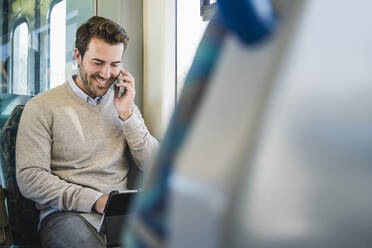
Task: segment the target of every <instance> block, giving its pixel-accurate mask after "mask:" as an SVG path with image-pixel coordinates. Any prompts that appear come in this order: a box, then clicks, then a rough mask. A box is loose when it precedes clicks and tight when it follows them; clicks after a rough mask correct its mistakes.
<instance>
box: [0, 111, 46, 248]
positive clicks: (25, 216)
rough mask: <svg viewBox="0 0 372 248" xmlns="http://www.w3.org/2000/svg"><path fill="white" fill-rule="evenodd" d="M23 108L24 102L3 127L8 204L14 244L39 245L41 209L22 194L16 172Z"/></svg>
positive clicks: (1, 137) (1, 138)
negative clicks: (18, 133)
mask: <svg viewBox="0 0 372 248" xmlns="http://www.w3.org/2000/svg"><path fill="white" fill-rule="evenodd" d="M23 109H24V105H18V106H16V107H15V108H14V110H13V111H12V113H11V114H10V115H9V117H8V119H7V121H6V122H5V124H4V126H3V129H2V130H1V133H0V147H1V153H0V159H1V167H2V168H1V169H2V172H3V174H4V186H5V188H6V190H7V207H8V215H9V225H10V229H11V232H12V236H13V244H14V245H17V247H40V239H39V234H38V233H37V225H38V221H39V211H38V210H37V209H36V207H35V203H34V202H33V201H31V200H28V199H26V198H24V197H23V196H22V195H21V193H20V191H19V188H18V185H17V181H16V175H15V144H16V138H17V131H18V124H19V120H20V118H21V114H22V111H23Z"/></svg>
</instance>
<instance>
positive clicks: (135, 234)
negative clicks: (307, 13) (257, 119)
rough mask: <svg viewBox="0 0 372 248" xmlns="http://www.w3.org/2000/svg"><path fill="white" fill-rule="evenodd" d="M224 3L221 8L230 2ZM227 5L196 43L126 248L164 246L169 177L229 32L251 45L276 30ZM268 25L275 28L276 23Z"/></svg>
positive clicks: (245, 7) (243, 1)
mask: <svg viewBox="0 0 372 248" xmlns="http://www.w3.org/2000/svg"><path fill="white" fill-rule="evenodd" d="M222 2H223V5H224V6H225V4H227V2H228V1H227V0H226V1H222ZM229 2H230V1H229ZM230 4H231V5H235V6H234V7H233V8H230V7H229V8H227V9H226V11H227V12H224V8H219V10H218V12H217V14H216V15H215V17H214V18H212V20H211V21H210V23H209V25H208V27H207V29H206V32H205V34H204V36H203V38H202V40H201V42H200V44H199V47H198V49H197V52H196V55H195V58H194V61H193V64H192V66H191V69H190V71H189V73H188V75H187V78H186V81H185V85H184V89H183V92H182V96H181V98H180V101H179V103H178V105H177V106H176V109H175V112H174V113H173V116H172V119H171V121H170V125H169V127H168V130H167V132H166V135H165V139H164V141H163V143H162V146H161V148H160V152H159V153H158V156H157V158H156V160H155V162H154V165H153V166H154V169H153V170H152V174H151V175H150V177H149V179H148V181H147V182H146V185H145V190H144V192H143V194H142V195H141V197H140V198H139V199H138V200H137V202H136V203H135V206H134V215H133V218H132V220H131V221H130V223H129V228H128V229H126V230H125V231H126V233H125V236H124V244H125V247H163V246H166V244H167V236H168V233H169V232H168V229H167V227H168V216H167V213H168V211H167V207H168V206H167V202H168V184H169V178H170V174H171V173H172V168H173V166H174V162H175V160H176V158H177V156H178V154H179V152H180V151H181V150H182V146H183V144H184V143H185V140H186V139H187V135H188V132H189V130H190V128H191V127H192V124H193V120H194V117H195V115H196V113H197V111H198V109H199V107H200V105H201V103H202V102H203V96H204V93H205V92H206V91H207V89H208V85H209V83H210V80H209V79H210V76H211V75H212V72H213V69H214V67H215V65H216V64H217V62H218V59H219V55H220V52H221V50H222V49H221V48H222V47H223V43H224V40H225V37H226V36H227V34H228V33H229V32H230V31H231V30H232V31H233V32H234V33H235V34H237V35H238V36H239V37H240V39H241V40H242V41H243V42H245V43H246V44H252V45H253V44H256V43H258V42H259V41H261V40H263V39H264V38H265V37H267V35H268V34H270V33H271V32H272V31H273V30H274V28H273V26H270V25H261V22H260V18H257V15H256V12H255V11H254V10H253V9H252V7H253V5H251V4H250V1H247V0H239V1H238V0H236V1H232V2H230ZM236 11H237V12H238V13H237V16H238V18H239V20H240V21H242V23H237V20H231V18H235V16H234V12H236ZM246 15H249V17H247V16H246ZM265 20H266V19H265ZM272 23H273V24H272V25H274V23H275V22H272ZM259 25H261V26H259ZM269 27H270V28H269ZM249 30H250V31H249ZM231 83H233V82H231Z"/></svg>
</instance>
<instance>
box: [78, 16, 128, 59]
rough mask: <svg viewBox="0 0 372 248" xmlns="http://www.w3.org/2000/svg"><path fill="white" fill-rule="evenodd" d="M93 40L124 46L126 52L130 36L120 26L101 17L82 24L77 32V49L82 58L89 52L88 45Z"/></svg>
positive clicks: (94, 17)
mask: <svg viewBox="0 0 372 248" xmlns="http://www.w3.org/2000/svg"><path fill="white" fill-rule="evenodd" d="M92 38H99V39H102V40H103V41H105V42H107V43H109V44H118V43H123V44H124V50H123V52H124V51H125V49H126V48H127V43H128V41H129V36H128V34H127V32H126V31H125V29H124V28H122V27H121V26H120V25H119V24H117V23H115V22H113V21H111V20H109V19H106V18H103V17H100V16H93V17H91V18H89V20H88V21H87V22H86V23H84V24H82V25H81V26H80V27H79V28H78V30H77V31H76V41H75V47H76V48H77V49H78V51H79V53H80V54H81V57H84V54H85V52H86V50H87V47H88V44H89V42H90V40H91V39H92Z"/></svg>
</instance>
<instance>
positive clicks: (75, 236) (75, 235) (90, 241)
mask: <svg viewBox="0 0 372 248" xmlns="http://www.w3.org/2000/svg"><path fill="white" fill-rule="evenodd" d="M40 239H41V244H42V246H43V247H106V246H105V244H104V241H103V238H102V237H101V236H100V235H99V234H98V232H97V231H96V229H95V228H94V227H93V226H91V225H90V224H89V223H88V222H87V221H86V220H85V219H84V218H83V217H81V216H80V214H78V213H74V212H56V213H52V214H51V215H49V216H47V217H46V218H45V219H44V220H43V221H42V223H41V226H40Z"/></svg>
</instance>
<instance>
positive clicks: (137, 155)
mask: <svg viewBox="0 0 372 248" xmlns="http://www.w3.org/2000/svg"><path fill="white" fill-rule="evenodd" d="M123 132H124V136H125V139H126V141H127V143H128V146H129V149H130V152H131V154H132V156H133V159H134V161H135V162H136V164H137V165H138V166H139V167H140V168H141V169H145V168H144V167H145V165H146V164H147V163H145V162H146V161H147V160H148V159H149V158H150V157H151V156H152V155H153V154H155V152H156V151H157V149H158V146H159V143H158V141H157V140H156V139H155V138H154V137H153V136H152V135H151V134H150V132H149V131H148V129H147V127H146V125H145V123H144V120H143V118H142V115H141V112H140V111H139V109H138V107H137V106H136V105H135V104H133V114H132V116H131V117H130V118H129V119H128V120H127V121H125V122H123Z"/></svg>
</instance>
